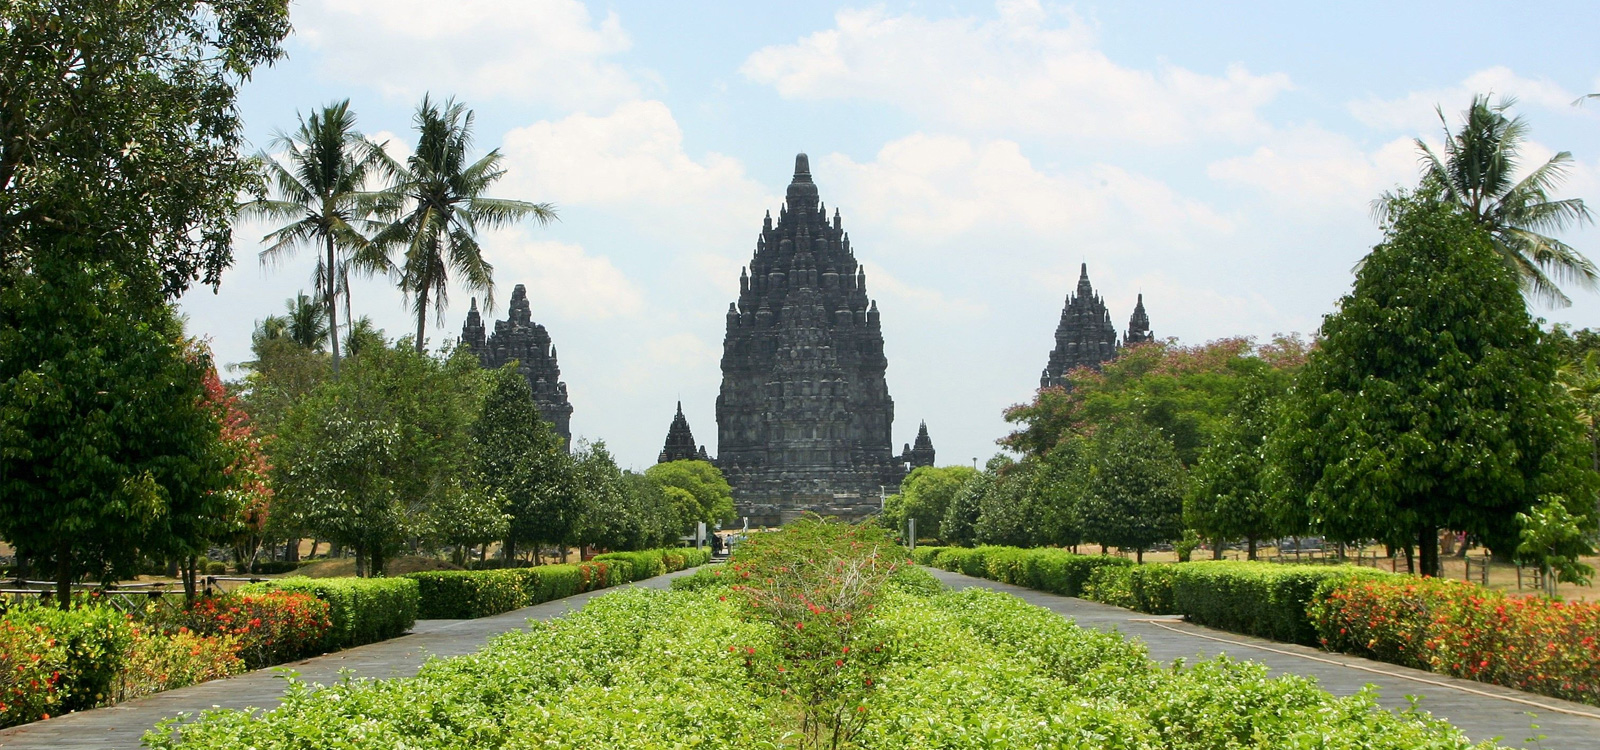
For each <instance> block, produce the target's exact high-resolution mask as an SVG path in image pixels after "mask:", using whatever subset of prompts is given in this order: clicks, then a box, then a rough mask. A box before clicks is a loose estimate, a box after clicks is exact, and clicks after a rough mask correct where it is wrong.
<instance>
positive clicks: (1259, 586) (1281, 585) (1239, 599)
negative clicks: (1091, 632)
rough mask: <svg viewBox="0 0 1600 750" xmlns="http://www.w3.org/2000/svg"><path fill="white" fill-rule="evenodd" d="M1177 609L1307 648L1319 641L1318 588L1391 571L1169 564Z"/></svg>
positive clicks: (1223, 627)
mask: <svg viewBox="0 0 1600 750" xmlns="http://www.w3.org/2000/svg"><path fill="white" fill-rule="evenodd" d="M1169 567H1171V568H1174V569H1176V571H1177V573H1176V576H1175V578H1174V581H1173V585H1172V599H1173V605H1174V607H1173V611H1174V612H1176V613H1178V614H1182V615H1184V616H1186V617H1188V618H1189V620H1190V621H1191V622H1194V623H1197V624H1200V625H1205V626H1208V627H1213V628H1218V629H1220V630H1231V631H1233V632H1235V633H1244V634H1246V635H1254V636H1260V637H1262V638H1270V639H1272V640H1275V641H1283V642H1285V643H1299V644H1301V645H1305V646H1315V645H1317V629H1316V626H1315V625H1314V624H1313V623H1312V621H1311V617H1310V616H1309V615H1308V614H1307V609H1308V607H1309V606H1310V605H1311V604H1312V603H1313V602H1314V600H1315V597H1316V594H1317V590H1318V589H1319V588H1320V587H1322V586H1324V585H1330V586H1331V585H1336V584H1337V583H1339V582H1341V581H1347V580H1350V579H1352V578H1373V577H1377V576H1383V575H1389V574H1384V573H1379V572H1377V571H1374V570H1369V569H1366V568H1358V567H1354V566H1342V565H1340V566H1329V565H1279V564H1276V563H1267V562H1245V561H1237V562H1235V561H1228V560H1208V561H1204V562H1191V563H1183V564H1179V565H1172V566H1169Z"/></svg>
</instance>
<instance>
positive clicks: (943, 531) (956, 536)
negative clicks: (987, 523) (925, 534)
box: [939, 456, 1010, 547]
mask: <svg viewBox="0 0 1600 750" xmlns="http://www.w3.org/2000/svg"><path fill="white" fill-rule="evenodd" d="M1009 461H1010V459H1008V458H1006V457H1004V456H995V457H994V458H991V459H989V464H988V465H987V466H985V467H984V470H983V471H981V472H974V473H973V475H972V478H971V479H969V480H967V483H966V484H965V485H964V486H962V488H961V492H959V493H957V494H956V496H955V499H953V500H951V501H950V507H948V508H946V509H945V512H944V519H943V520H942V521H940V523H939V539H940V540H942V541H944V542H947V543H949V544H954V545H958V546H962V547H970V546H972V543H973V542H974V541H975V540H976V538H977V536H976V531H975V529H974V527H975V526H976V525H977V523H978V518H979V517H980V516H981V515H982V513H983V498H984V496H985V495H986V494H988V492H989V489H990V487H992V486H993V485H994V482H995V475H996V473H997V472H998V470H999V467H1000V466H1002V465H1004V464H1006V463H1008V462H1009Z"/></svg>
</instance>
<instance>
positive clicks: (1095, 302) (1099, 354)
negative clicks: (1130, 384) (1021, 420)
mask: <svg viewBox="0 0 1600 750" xmlns="http://www.w3.org/2000/svg"><path fill="white" fill-rule="evenodd" d="M1153 340H1154V335H1153V334H1151V333H1150V316H1148V315H1146V314H1145V312H1144V295H1143V294H1141V295H1139V303H1138V304H1137V305H1135V306H1134V308H1133V316H1132V317H1130V318H1129V319H1128V330H1127V332H1126V333H1125V334H1124V336H1123V340H1122V343H1121V345H1122V346H1130V345H1132V344H1138V343H1142V342H1145V341H1153ZM1117 349H1118V343H1117V329H1116V326H1113V325H1112V324H1111V313H1110V312H1107V310H1106V303H1105V300H1103V299H1101V298H1100V295H1098V294H1095V292H1094V286H1093V285H1092V284H1090V283H1089V264H1088V263H1084V264H1083V265H1082V266H1080V267H1079V268H1078V288H1077V289H1076V290H1075V291H1074V292H1073V293H1071V294H1068V295H1067V304H1066V306H1065V307H1063V308H1062V310H1061V321H1060V322H1059V323H1057V324H1056V347H1055V349H1053V350H1051V352H1050V359H1049V361H1048V362H1046V363H1045V367H1044V372H1043V373H1041V374H1040V376H1039V387H1040V388H1051V387H1055V386H1060V385H1062V384H1063V382H1064V381H1063V379H1062V376H1064V375H1066V374H1067V373H1069V372H1072V371H1073V370H1075V369H1077V368H1079V367H1091V368H1094V369H1096V370H1098V369H1100V364H1101V363H1103V362H1105V361H1106V360H1108V359H1111V358H1112V357H1115V356H1117Z"/></svg>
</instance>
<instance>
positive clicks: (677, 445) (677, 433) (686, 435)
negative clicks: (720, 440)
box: [656, 401, 711, 464]
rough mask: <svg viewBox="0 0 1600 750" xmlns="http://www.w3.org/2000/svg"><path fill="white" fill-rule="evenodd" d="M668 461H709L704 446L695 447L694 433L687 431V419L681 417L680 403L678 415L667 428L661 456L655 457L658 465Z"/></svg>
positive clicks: (680, 403)
mask: <svg viewBox="0 0 1600 750" xmlns="http://www.w3.org/2000/svg"><path fill="white" fill-rule="evenodd" d="M668 461H706V462H710V461H711V457H710V456H709V455H707V454H706V447H705V446H703V445H702V446H700V447H699V448H696V447H695V444H694V433H693V432H690V431H689V419H688V418H687V417H685V416H683V402H682V401H679V402H678V415H677V416H675V417H673V418H672V426H671V427H668V428H667V442H666V444H665V445H663V446H662V447H661V454H660V455H658V456H656V463H658V464H664V463H667V462H668Z"/></svg>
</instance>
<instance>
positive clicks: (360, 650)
mask: <svg viewBox="0 0 1600 750" xmlns="http://www.w3.org/2000/svg"><path fill="white" fill-rule="evenodd" d="M690 572H692V571H680V572H677V573H670V574H667V575H664V576H657V577H655V578H651V579H648V580H644V581H640V582H638V583H634V584H630V585H632V586H641V587H644V588H655V589H661V588H666V587H667V582H668V581H670V580H671V579H673V578H676V577H678V576H680V575H687V574H688V573H690ZM615 590H616V589H602V590H600V591H591V592H589V593H585V594H578V595H577V596H572V597H568V598H566V599H557V600H555V601H551V602H545V603H544V604H537V605H534V606H532V607H525V608H523V609H519V610H515V611H513V612H506V613H504V614H499V615H495V616H493V617H481V618H478V619H476V620H419V621H418V622H417V624H416V627H414V628H412V630H411V634H410V635H405V636H401V637H399V638H394V639H391V640H387V641H382V642H379V643H371V644H367V645H365V646H358V647H356V648H352V649H346V650H344V651H339V652H336V653H332V654H327V655H325V656H318V657H316V658H312V659H306V660H304V661H299V662H294V663H292V664H285V665H282V666H281V667H278V668H274V669H262V670H257V671H255V672H249V673H246V674H242V675H239V676H237V677H232V678H229V679H226V680H215V681H212V682H207V683H202V684H200V685H191V686H189V687H186V688H179V689H177V690H169V691H167V692H164V693H156V694H155V695H151V696H147V697H144V698H140V699H138V700H133V701H128V702H127V703H122V704H118V705H115V706H109V707H106V708H98V709H95V710H93V711H81V712H78V713H73V714H67V715H65V716H59V717H57V718H54V719H50V720H48V721H37V722H34V723H32V724H24V725H22V726H20V727H12V728H10V729H4V730H0V748H6V750H25V749H26V750H34V749H45V748H48V749H50V750H78V748H137V747H139V738H140V737H143V736H144V733H145V731H146V730H148V729H150V728H151V727H153V726H155V725H156V722H158V721H161V720H162V719H165V718H167V717H170V716H176V715H178V714H180V713H199V712H200V711H203V710H205V709H208V708H212V707H221V708H252V707H253V708H272V707H274V706H277V705H278V702H279V699H280V697H281V696H282V695H283V685H284V681H283V678H282V676H281V673H280V672H278V671H277V670H278V669H281V668H283V667H288V668H291V669H293V670H295V671H296V672H298V673H299V675H300V679H302V680H304V681H306V682H317V683H322V684H324V685H326V684H328V683H332V682H335V681H337V680H338V679H339V677H340V675H339V673H340V671H341V670H350V671H351V672H353V673H354V674H355V676H357V677H373V678H390V677H410V676H412V675H415V674H416V673H417V670H418V669H420V668H421V667H422V663H423V662H425V661H427V660H428V658H429V657H431V656H460V655H462V654H470V653H472V652H474V651H477V650H478V649H480V648H483V646H484V644H486V643H488V642H489V639H491V638H493V637H494V636H497V635H499V634H501V633H504V632H507V631H511V630H517V629H519V628H521V627H523V625H524V624H525V623H526V622H527V621H528V620H529V619H530V618H531V619H536V620H546V619H549V618H552V617H558V616H560V615H564V614H566V613H567V612H569V611H572V610H575V609H578V608H579V607H582V606H583V604H584V602H587V601H588V600H589V599H591V598H593V597H596V596H601V595H604V594H607V593H610V592H611V591H615Z"/></svg>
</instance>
